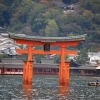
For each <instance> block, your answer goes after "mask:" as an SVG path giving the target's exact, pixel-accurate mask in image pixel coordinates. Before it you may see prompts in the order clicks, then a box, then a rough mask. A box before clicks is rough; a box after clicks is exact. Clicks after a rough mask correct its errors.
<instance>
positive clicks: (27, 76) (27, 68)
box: [23, 61, 34, 84]
mask: <svg viewBox="0 0 100 100" xmlns="http://www.w3.org/2000/svg"><path fill="white" fill-rule="evenodd" d="M33 62H34V61H24V70H23V83H25V84H32V76H33Z"/></svg>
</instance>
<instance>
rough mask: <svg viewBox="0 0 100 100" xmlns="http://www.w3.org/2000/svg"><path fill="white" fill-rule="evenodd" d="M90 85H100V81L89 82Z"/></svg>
mask: <svg viewBox="0 0 100 100" xmlns="http://www.w3.org/2000/svg"><path fill="white" fill-rule="evenodd" d="M88 86H100V82H89V83H88Z"/></svg>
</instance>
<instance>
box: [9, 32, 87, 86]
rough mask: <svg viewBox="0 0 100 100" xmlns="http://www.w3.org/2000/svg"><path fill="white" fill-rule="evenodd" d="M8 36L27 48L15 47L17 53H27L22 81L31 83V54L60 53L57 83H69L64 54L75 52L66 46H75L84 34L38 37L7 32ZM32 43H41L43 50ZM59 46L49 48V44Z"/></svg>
mask: <svg viewBox="0 0 100 100" xmlns="http://www.w3.org/2000/svg"><path fill="white" fill-rule="evenodd" d="M8 34H9V37H10V38H11V39H13V40H15V41H16V43H18V44H27V46H28V48H27V49H16V52H17V53H25V54H28V60H27V61H24V68H23V83H25V84H32V76H33V67H32V66H33V63H34V61H32V54H60V55H61V62H60V63H59V85H68V84H69V64H70V62H65V55H66V54H77V51H76V50H67V49H66V46H76V45H78V43H79V42H80V41H83V40H85V37H86V34H84V35H79V36H69V37H40V36H27V35H24V34H14V33H10V32H9V33H8ZM34 45H43V46H44V50H36V49H34V48H33V46H34ZM51 45H52V46H60V50H50V46H51Z"/></svg>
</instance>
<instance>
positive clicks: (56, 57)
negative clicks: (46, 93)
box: [54, 55, 69, 64]
mask: <svg viewBox="0 0 100 100" xmlns="http://www.w3.org/2000/svg"><path fill="white" fill-rule="evenodd" d="M68 58H69V56H68V55H65V61H66V60H67V59H68ZM59 62H61V56H60V55H56V56H55V57H54V63H57V64H58V63H59Z"/></svg>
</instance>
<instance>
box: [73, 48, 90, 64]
mask: <svg viewBox="0 0 100 100" xmlns="http://www.w3.org/2000/svg"><path fill="white" fill-rule="evenodd" d="M87 53H88V52H87V51H86V50H84V49H82V50H80V52H78V55H77V56H76V57H75V61H76V62H77V63H78V64H86V63H88V61H89V58H88V54H87Z"/></svg>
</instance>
